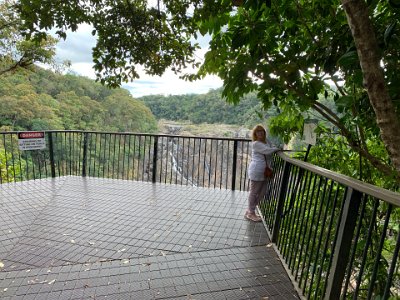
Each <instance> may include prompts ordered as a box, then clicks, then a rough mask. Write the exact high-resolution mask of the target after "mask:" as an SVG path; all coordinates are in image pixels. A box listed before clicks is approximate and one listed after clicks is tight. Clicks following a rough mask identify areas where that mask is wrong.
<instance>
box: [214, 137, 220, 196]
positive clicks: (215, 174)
mask: <svg viewBox="0 0 400 300" xmlns="http://www.w3.org/2000/svg"><path fill="white" fill-rule="evenodd" d="M216 143H217V149H215V167H214V170H215V171H214V188H215V186H216V184H217V169H218V148H219V147H218V146H219V145H218V140H216Z"/></svg>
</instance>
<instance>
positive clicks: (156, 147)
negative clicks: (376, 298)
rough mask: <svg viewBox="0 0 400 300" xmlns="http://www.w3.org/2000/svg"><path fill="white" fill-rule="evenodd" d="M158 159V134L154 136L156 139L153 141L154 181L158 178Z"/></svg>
mask: <svg viewBox="0 0 400 300" xmlns="http://www.w3.org/2000/svg"><path fill="white" fill-rule="evenodd" d="M157 160H158V136H154V141H153V172H152V173H153V174H152V175H153V176H152V182H153V183H156V179H157Z"/></svg>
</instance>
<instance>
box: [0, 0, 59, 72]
mask: <svg viewBox="0 0 400 300" xmlns="http://www.w3.org/2000/svg"><path fill="white" fill-rule="evenodd" d="M14 5H15V1H13V0H5V1H1V2H0V76H1V75H3V74H6V73H9V72H12V71H15V70H16V69H18V68H29V67H30V66H32V65H33V64H34V63H38V62H40V63H45V64H54V61H53V56H54V54H55V45H56V43H57V41H56V39H54V38H52V37H51V36H48V35H44V36H43V37H44V39H42V40H41V41H40V42H35V41H32V40H26V39H25V38H23V37H22V35H21V26H22V23H21V20H20V18H19V15H18V13H17V12H16V10H15V6H14Z"/></svg>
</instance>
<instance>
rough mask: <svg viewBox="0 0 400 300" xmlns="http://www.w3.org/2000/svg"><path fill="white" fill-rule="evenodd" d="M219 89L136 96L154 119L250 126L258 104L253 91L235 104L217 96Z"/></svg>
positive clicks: (259, 107)
mask: <svg viewBox="0 0 400 300" xmlns="http://www.w3.org/2000/svg"><path fill="white" fill-rule="evenodd" d="M221 91H222V89H217V90H212V91H210V92H208V93H206V94H200V95H194V94H190V95H171V96H163V95H152V96H144V97H141V98H138V99H139V100H141V101H143V103H145V104H146V105H147V106H148V107H149V108H150V109H151V111H152V113H153V114H154V115H155V116H156V118H157V119H159V120H160V119H166V120H173V121H179V120H186V121H190V122H192V123H194V124H199V123H209V124H213V123H223V124H236V125H244V126H253V125H254V124H255V123H258V122H259V121H260V118H259V116H258V112H260V111H262V109H261V103H260V101H259V100H258V99H257V95H256V94H255V93H250V94H248V95H246V96H245V97H243V99H242V100H241V101H240V103H239V104H237V105H233V104H230V103H227V102H226V101H225V100H224V99H222V96H221Z"/></svg>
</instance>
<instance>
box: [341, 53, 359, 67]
mask: <svg viewBox="0 0 400 300" xmlns="http://www.w3.org/2000/svg"><path fill="white" fill-rule="evenodd" d="M358 61H359V60H358V55H357V51H349V52H347V53H345V54H343V55H342V56H341V57H340V58H339V59H338V61H337V63H338V65H339V66H342V67H350V66H353V65H354V64H358Z"/></svg>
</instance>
